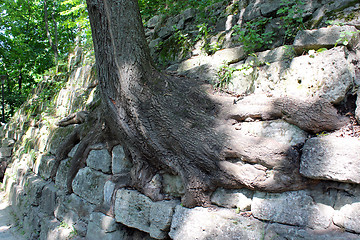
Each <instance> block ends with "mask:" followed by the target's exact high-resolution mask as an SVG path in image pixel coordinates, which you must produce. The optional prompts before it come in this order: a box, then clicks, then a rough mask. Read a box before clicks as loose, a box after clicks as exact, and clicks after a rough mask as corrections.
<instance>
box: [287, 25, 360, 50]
mask: <svg viewBox="0 0 360 240" xmlns="http://www.w3.org/2000/svg"><path fill="white" fill-rule="evenodd" d="M346 33H349V35H346V36H342V34H346ZM350 33H353V34H350ZM358 39H359V33H358V31H357V29H356V28H355V27H353V26H331V27H327V28H320V29H315V30H303V31H299V33H298V34H297V35H296V37H295V40H294V47H295V49H296V51H297V52H299V53H300V52H303V51H304V49H305V50H310V49H314V50H317V49H319V48H331V47H333V46H335V45H347V46H348V47H350V48H352V47H353V46H354V45H356V44H357V41H358ZM345 40H346V41H347V43H345Z"/></svg>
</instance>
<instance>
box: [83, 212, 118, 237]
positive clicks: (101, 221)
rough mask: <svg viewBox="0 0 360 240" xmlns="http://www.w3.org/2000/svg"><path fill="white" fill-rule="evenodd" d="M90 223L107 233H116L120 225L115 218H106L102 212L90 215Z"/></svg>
mask: <svg viewBox="0 0 360 240" xmlns="http://www.w3.org/2000/svg"><path fill="white" fill-rule="evenodd" d="M90 222H92V223H93V224H95V225H96V226H98V227H99V228H100V229H101V230H103V231H104V232H105V233H110V232H115V231H116V230H117V229H118V225H119V224H118V223H116V221H115V218H112V217H109V216H106V215H105V214H103V213H101V212H93V213H91V215H90Z"/></svg>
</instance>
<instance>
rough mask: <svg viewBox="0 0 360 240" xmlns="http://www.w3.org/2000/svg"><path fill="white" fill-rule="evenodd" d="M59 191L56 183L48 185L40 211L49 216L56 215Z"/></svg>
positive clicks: (45, 188) (42, 197) (43, 193)
mask: <svg viewBox="0 0 360 240" xmlns="http://www.w3.org/2000/svg"><path fill="white" fill-rule="evenodd" d="M57 191H58V189H57V188H56V187H55V184H54V183H49V184H47V185H46V186H45V187H44V188H43V190H42V194H41V199H40V209H41V211H42V212H43V213H44V214H46V215H47V216H53V215H54V211H55V207H56V200H57Z"/></svg>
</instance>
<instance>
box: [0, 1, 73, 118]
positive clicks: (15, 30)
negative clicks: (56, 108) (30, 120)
mask: <svg viewBox="0 0 360 240" xmlns="http://www.w3.org/2000/svg"><path fill="white" fill-rule="evenodd" d="M46 3H47V8H46V9H47V13H48V21H47V23H48V29H49V32H50V35H51V38H52V39H53V42H57V46H56V47H57V49H58V53H59V59H57V60H60V61H58V63H60V64H64V62H65V61H66V58H67V55H68V53H69V51H70V50H71V47H72V45H73V42H74V39H75V37H76V31H77V27H76V26H73V25H71V24H69V22H74V21H75V16H70V15H62V14H61V12H63V11H67V10H69V8H68V6H67V5H64V4H61V0H47V2H46ZM44 13H45V8H44V2H43V1H38V0H36V1H27V0H17V1H13V0H3V1H2V2H1V3H0V75H6V76H7V77H8V79H7V80H6V81H5V83H4V87H5V88H4V97H5V114H6V119H8V118H9V117H10V116H11V115H13V113H14V112H15V111H16V109H17V108H19V107H20V105H21V104H22V103H23V102H24V101H25V100H26V99H27V97H28V96H29V95H31V93H32V91H33V89H34V87H35V86H36V85H37V84H39V82H41V81H42V80H41V81H39V80H38V79H41V76H42V75H43V74H44V73H45V72H46V71H48V70H50V69H58V67H57V66H55V62H56V61H55V54H54V51H53V49H52V48H51V46H50V43H49V39H48V38H47V31H46V27H45V23H46V20H45V14H44ZM56 33H57V34H56ZM55 35H56V36H57V37H56V40H57V41H55ZM63 70H66V69H63Z"/></svg>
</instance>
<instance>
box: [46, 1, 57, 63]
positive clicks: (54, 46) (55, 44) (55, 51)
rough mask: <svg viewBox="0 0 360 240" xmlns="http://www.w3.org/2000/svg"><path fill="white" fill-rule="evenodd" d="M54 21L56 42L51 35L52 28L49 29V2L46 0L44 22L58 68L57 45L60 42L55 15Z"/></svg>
mask: <svg viewBox="0 0 360 240" xmlns="http://www.w3.org/2000/svg"><path fill="white" fill-rule="evenodd" d="M52 20H53V23H54V28H55V42H54V41H53V40H52V38H51V33H50V28H49V18H48V9H47V0H44V21H45V30H46V36H47V38H48V40H49V44H50V47H51V49H52V50H53V52H54V58H55V65H56V66H57V64H58V60H59V52H58V48H57V44H58V42H57V24H56V22H55V21H54V16H53V14H52Z"/></svg>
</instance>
